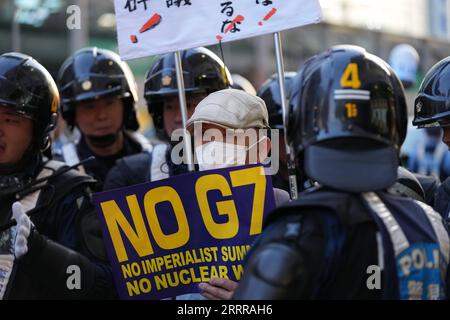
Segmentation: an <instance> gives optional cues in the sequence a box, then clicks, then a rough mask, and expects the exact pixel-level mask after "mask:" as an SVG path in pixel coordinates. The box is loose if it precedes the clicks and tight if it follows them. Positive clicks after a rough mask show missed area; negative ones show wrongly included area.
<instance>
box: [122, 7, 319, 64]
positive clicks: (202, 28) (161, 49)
mask: <svg viewBox="0 0 450 320" xmlns="http://www.w3.org/2000/svg"><path fill="white" fill-rule="evenodd" d="M114 4H115V10H116V20H117V34H118V42H119V51H120V55H121V57H122V59H124V60H128V59H134V58H140V57H146V56H152V55H155V54H162V53H167V52H174V51H177V50H185V49H189V48H195V47H200V46H207V45H213V44H217V43H218V42H219V41H223V42H226V41H232V40H238V39H243V38H249V37H253V36H257V35H262V34H267V33H273V32H278V31H282V30H286V29H290V28H295V27H300V26H303V25H306V24H311V23H318V22H319V21H320V19H321V10H320V5H319V1H318V0H115V3H114Z"/></svg>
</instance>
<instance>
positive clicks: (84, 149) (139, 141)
mask: <svg viewBox="0 0 450 320" xmlns="http://www.w3.org/2000/svg"><path fill="white" fill-rule="evenodd" d="M58 86H59V90H60V93H61V106H62V116H63V118H64V119H65V120H66V122H67V123H68V125H69V126H71V127H75V126H76V127H77V128H78V129H79V130H80V132H81V139H80V141H79V142H78V143H77V145H76V146H75V145H73V144H71V143H69V144H66V145H64V146H63V148H62V158H63V160H64V161H66V162H67V163H68V164H70V165H72V164H75V163H77V162H79V161H80V160H83V159H85V158H88V157H90V156H95V157H96V159H95V160H94V161H90V162H88V163H86V164H85V165H84V170H85V171H86V173H88V174H89V175H91V176H93V177H94V178H95V179H96V180H98V188H99V189H101V188H102V184H103V181H104V179H105V177H106V174H107V173H108V171H109V170H110V169H111V168H112V167H113V166H114V164H115V162H116V160H117V159H119V158H121V157H124V156H127V155H131V154H135V153H139V152H141V151H143V150H148V149H151V145H150V143H149V142H148V141H147V140H146V139H145V138H144V137H143V136H141V135H139V134H137V133H136V132H134V131H136V130H137V129H138V128H139V125H138V122H137V119H136V111H135V103H136V101H137V99H138V96H137V91H136V82H135V79H134V76H133V74H132V73H131V70H130V68H129V67H128V65H127V64H126V63H125V62H123V61H121V60H120V57H119V56H118V55H117V54H116V53H114V52H112V51H110V50H106V49H99V48H95V47H94V48H85V49H81V50H79V51H77V52H76V53H74V54H73V55H72V56H70V57H69V58H68V59H67V60H66V61H65V62H64V64H63V65H62V66H61V68H60V70H59V74H58Z"/></svg>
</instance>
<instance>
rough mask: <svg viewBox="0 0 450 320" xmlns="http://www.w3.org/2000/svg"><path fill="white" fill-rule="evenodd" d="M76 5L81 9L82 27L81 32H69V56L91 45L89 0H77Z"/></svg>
mask: <svg viewBox="0 0 450 320" xmlns="http://www.w3.org/2000/svg"><path fill="white" fill-rule="evenodd" d="M74 4H75V5H77V6H78V7H79V8H80V14H81V17H80V19H81V25H80V29H79V30H76V29H74V30H69V39H68V40H69V54H72V53H74V52H75V51H77V50H79V49H81V48H84V47H86V46H87V45H88V43H89V13H88V12H89V0H76V1H75V2H74Z"/></svg>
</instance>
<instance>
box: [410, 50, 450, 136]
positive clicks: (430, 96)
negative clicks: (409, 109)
mask: <svg viewBox="0 0 450 320" xmlns="http://www.w3.org/2000/svg"><path fill="white" fill-rule="evenodd" d="M449 124H450V57H447V58H445V59H443V60H441V61H439V62H438V63H436V64H435V65H434V66H433V67H432V68H431V69H430V70H429V71H428V72H427V74H426V75H425V78H424V79H423V81H422V84H421V85H420V88H419V93H418V94H417V97H416V100H415V103H414V119H413V125H415V126H418V127H420V128H422V127H436V126H439V127H445V126H448V125H449Z"/></svg>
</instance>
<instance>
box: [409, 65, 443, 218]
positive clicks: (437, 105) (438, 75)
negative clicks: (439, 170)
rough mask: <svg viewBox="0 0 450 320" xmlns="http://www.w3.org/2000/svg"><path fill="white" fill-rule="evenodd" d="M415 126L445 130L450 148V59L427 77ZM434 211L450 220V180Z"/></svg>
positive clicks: (417, 101) (418, 101)
mask: <svg viewBox="0 0 450 320" xmlns="http://www.w3.org/2000/svg"><path fill="white" fill-rule="evenodd" d="M413 125H414V126H417V127H418V128H435V127H439V128H442V132H443V134H442V141H443V142H444V143H445V144H446V145H447V146H448V147H449V148H450V57H447V58H444V59H442V60H441V61H439V62H437V63H436V64H435V65H434V66H433V67H431V69H430V70H429V71H428V72H427V74H426V75H425V77H424V79H423V81H422V84H421V85H420V88H419V92H418V94H417V97H416V99H415V102H414V119H413ZM434 207H435V209H436V210H437V211H439V213H441V215H442V216H444V217H445V218H446V219H448V218H449V212H450V179H449V178H447V179H446V180H445V181H443V182H442V184H441V186H440V187H439V189H438V191H437V194H436V199H435V205H434Z"/></svg>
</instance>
